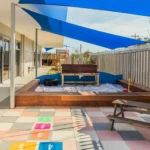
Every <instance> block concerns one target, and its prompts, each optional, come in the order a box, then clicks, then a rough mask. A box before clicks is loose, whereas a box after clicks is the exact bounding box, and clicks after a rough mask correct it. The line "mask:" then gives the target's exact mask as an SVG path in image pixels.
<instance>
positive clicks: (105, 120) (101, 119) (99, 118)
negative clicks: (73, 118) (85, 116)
mask: <svg viewBox="0 0 150 150" xmlns="http://www.w3.org/2000/svg"><path fill="white" fill-rule="evenodd" d="M90 119H91V121H92V122H93V123H100V122H101V123H108V122H109V120H108V119H107V118H106V117H90Z"/></svg>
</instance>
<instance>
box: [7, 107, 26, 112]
mask: <svg viewBox="0 0 150 150" xmlns="http://www.w3.org/2000/svg"><path fill="white" fill-rule="evenodd" d="M9 111H11V112H12V111H13V112H23V111H24V108H15V109H9Z"/></svg>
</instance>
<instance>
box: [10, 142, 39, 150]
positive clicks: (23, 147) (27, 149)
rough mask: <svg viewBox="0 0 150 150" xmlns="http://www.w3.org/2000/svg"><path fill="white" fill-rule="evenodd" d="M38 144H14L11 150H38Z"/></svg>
mask: <svg viewBox="0 0 150 150" xmlns="http://www.w3.org/2000/svg"><path fill="white" fill-rule="evenodd" d="M36 148H37V143H36V142H14V143H13V144H12V145H11V147H10V149H9V150H36Z"/></svg>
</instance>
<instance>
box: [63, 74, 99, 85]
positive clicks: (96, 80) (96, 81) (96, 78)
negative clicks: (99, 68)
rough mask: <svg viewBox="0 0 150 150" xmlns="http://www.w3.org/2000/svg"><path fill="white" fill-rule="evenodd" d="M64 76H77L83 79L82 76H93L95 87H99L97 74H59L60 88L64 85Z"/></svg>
mask: <svg viewBox="0 0 150 150" xmlns="http://www.w3.org/2000/svg"><path fill="white" fill-rule="evenodd" d="M65 76H78V77H80V76H81V77H83V76H95V83H96V84H97V86H99V73H62V74H61V79H62V80H61V81H62V86H63V85H64V77H65Z"/></svg>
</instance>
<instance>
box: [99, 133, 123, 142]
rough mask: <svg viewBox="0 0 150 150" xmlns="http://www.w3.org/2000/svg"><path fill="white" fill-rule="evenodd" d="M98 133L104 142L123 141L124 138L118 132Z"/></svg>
mask: <svg viewBox="0 0 150 150" xmlns="http://www.w3.org/2000/svg"><path fill="white" fill-rule="evenodd" d="M96 133H97V135H98V137H99V139H100V140H102V141H123V139H122V137H121V136H120V135H119V133H118V132H116V131H97V132H96Z"/></svg>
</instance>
